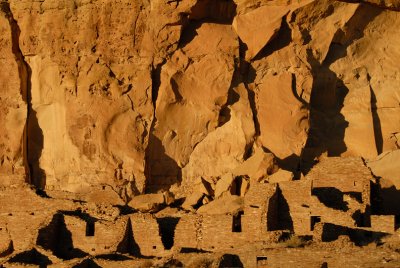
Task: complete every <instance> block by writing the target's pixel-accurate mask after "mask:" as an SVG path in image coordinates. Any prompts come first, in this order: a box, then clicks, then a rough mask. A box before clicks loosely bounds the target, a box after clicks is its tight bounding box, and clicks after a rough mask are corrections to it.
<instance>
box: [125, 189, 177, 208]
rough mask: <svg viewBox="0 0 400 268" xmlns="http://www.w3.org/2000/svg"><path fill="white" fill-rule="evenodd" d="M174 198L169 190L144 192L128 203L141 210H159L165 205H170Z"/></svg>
mask: <svg viewBox="0 0 400 268" xmlns="http://www.w3.org/2000/svg"><path fill="white" fill-rule="evenodd" d="M173 200H174V199H173V196H172V195H171V194H170V193H169V192H164V193H158V194H143V195H137V196H135V197H133V198H132V200H131V201H129V203H128V205H129V206H130V207H132V208H134V209H137V210H138V211H140V212H157V211H159V210H160V209H161V208H162V207H163V206H166V205H170V204H171V203H172V202H173Z"/></svg>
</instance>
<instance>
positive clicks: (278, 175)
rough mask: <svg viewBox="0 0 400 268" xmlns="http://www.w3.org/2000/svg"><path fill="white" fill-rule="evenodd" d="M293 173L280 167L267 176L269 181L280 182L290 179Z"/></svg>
mask: <svg viewBox="0 0 400 268" xmlns="http://www.w3.org/2000/svg"><path fill="white" fill-rule="evenodd" d="M293 177H294V176H293V173H292V172H290V171H287V170H284V169H280V170H278V171H277V172H275V173H274V174H272V175H271V176H269V177H268V182H269V183H280V182H284V181H292V180H293Z"/></svg>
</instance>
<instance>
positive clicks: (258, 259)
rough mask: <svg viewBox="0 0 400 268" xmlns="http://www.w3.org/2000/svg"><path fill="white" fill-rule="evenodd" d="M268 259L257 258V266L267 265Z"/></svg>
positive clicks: (265, 257) (264, 257) (263, 257)
mask: <svg viewBox="0 0 400 268" xmlns="http://www.w3.org/2000/svg"><path fill="white" fill-rule="evenodd" d="M267 261H268V257H267V256H257V266H259V265H262V266H264V265H267Z"/></svg>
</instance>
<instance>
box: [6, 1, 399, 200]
mask: <svg viewBox="0 0 400 268" xmlns="http://www.w3.org/2000/svg"><path fill="white" fill-rule="evenodd" d="M0 5H1V9H0V10H1V11H0V59H1V61H0V66H1V67H0V70H1V72H0V89H1V90H2V94H1V96H0V125H1V126H2V128H1V132H0V177H1V182H0V184H1V185H2V186H9V185H18V184H21V183H24V182H29V183H32V184H33V185H35V186H37V187H38V188H41V189H47V190H63V191H68V192H72V193H79V192H85V191H89V190H90V191H96V189H99V187H101V186H104V185H108V186H111V187H112V188H113V189H114V190H115V191H116V192H117V193H118V194H119V195H120V196H121V197H122V198H124V199H125V200H130V199H131V197H132V196H134V195H137V194H140V193H144V192H157V191H159V190H168V189H169V190H170V191H172V192H174V193H175V194H176V195H177V196H185V195H186V194H187V193H189V192H191V187H192V185H193V182H194V181H195V180H196V179H198V178H200V177H202V178H203V179H205V180H209V181H213V180H218V178H220V177H221V176H222V175H224V174H226V173H229V172H232V171H233V170H235V168H237V167H238V166H240V164H241V163H243V162H244V161H245V160H246V159H248V158H249V157H251V156H252V155H253V154H254V152H255V151H256V149H257V148H259V147H261V148H263V150H264V151H266V152H271V153H273V154H274V155H275V157H276V162H277V164H278V166H279V167H281V168H283V169H287V170H290V171H293V172H295V173H296V172H299V171H301V172H303V173H306V172H307V171H308V169H309V168H310V167H311V165H312V163H313V160H314V159H315V158H316V157H319V156H321V155H323V154H328V156H362V157H364V158H366V159H374V158H375V157H376V156H377V155H379V154H381V153H382V152H385V151H391V150H396V149H399V144H400V141H399V140H398V139H400V137H399V133H400V76H399V73H398V66H397V65H398V63H397V59H398V58H400V46H399V45H398V37H399V36H400V15H399V13H398V11H399V10H400V1H394V0H393V1H388V0H387V1H374V0H370V1H333V0H318V1H312V0H307V1H290V0H287V1H280V0H274V1H262V0H235V1H229V0H218V1H217V0H214V1H210V0H184V1H161V0H160V1H158V0H157V1H146V0H137V1H130V0H118V1H114V0H113V1H111V0H103V1H101V0H99V1H93V0H66V1H59V0H45V1H35V0H8V1H4V0H3V1H2V2H1V4H0Z"/></svg>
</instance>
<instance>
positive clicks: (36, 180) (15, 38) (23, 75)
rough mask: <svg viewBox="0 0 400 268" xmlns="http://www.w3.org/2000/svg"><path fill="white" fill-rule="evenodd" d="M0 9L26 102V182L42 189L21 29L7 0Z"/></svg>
mask: <svg viewBox="0 0 400 268" xmlns="http://www.w3.org/2000/svg"><path fill="white" fill-rule="evenodd" d="M0 10H1V11H2V12H4V14H5V15H6V18H7V20H8V23H9V26H10V30H11V43H12V44H11V45H12V53H13V54H14V56H15V58H16V61H17V64H18V74H19V79H20V94H21V97H22V100H23V101H24V102H25V103H26V104H27V110H28V112H27V119H26V125H25V129H24V141H23V150H24V152H23V157H24V164H25V169H26V173H27V174H28V175H27V179H28V181H27V182H28V183H31V184H33V185H35V186H36V187H37V188H38V189H44V187H45V185H46V173H45V172H44V170H42V169H41V168H40V164H39V160H40V156H41V154H42V150H43V132H42V130H41V128H40V127H39V123H38V118H37V115H36V111H34V110H33V109H32V96H31V89H32V85H31V77H32V70H31V68H30V66H29V64H28V63H27V62H26V61H25V57H24V55H23V54H22V51H21V48H20V46H19V42H20V40H19V39H20V35H21V29H20V28H19V26H18V23H17V21H16V20H15V19H14V16H13V13H12V11H11V9H10V4H9V3H8V2H2V3H0Z"/></svg>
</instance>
